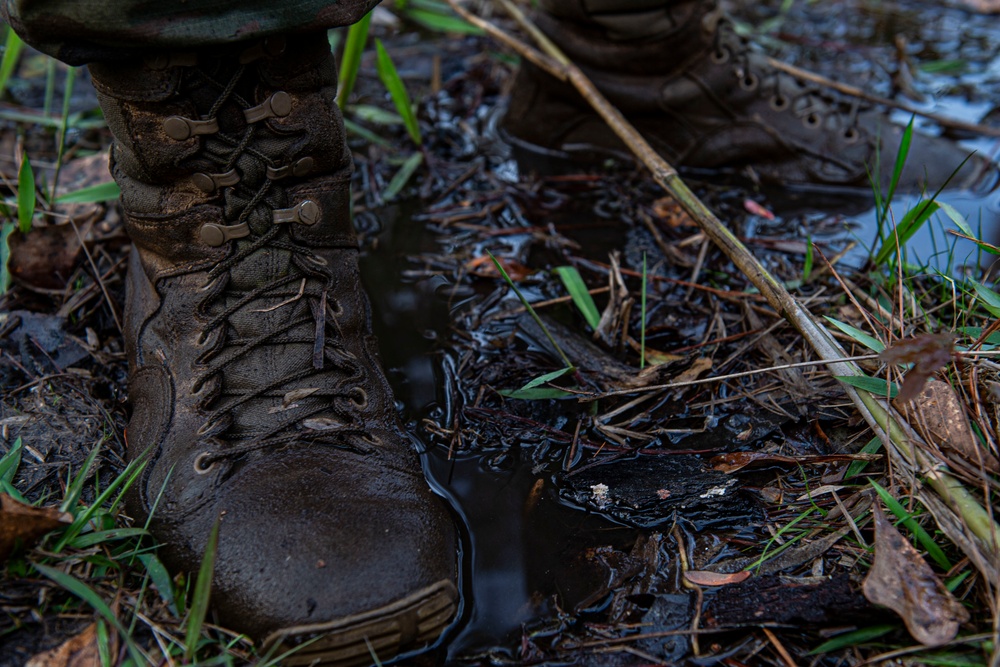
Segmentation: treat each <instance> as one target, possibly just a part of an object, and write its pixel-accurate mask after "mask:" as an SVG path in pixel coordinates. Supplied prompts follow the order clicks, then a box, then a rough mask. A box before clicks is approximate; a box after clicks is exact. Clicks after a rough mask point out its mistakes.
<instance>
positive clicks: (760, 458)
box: [708, 452, 882, 495]
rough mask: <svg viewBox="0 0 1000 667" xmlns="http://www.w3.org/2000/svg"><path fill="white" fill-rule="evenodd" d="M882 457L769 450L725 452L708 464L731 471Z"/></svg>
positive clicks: (868, 459) (870, 459) (726, 471)
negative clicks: (788, 453) (766, 466)
mask: <svg viewBox="0 0 1000 667" xmlns="http://www.w3.org/2000/svg"><path fill="white" fill-rule="evenodd" d="M880 458H882V455H881V454H808V455H800V456H783V455H781V454H768V453H767V452H726V453H725V454H719V455H718V456H713V457H712V458H711V459H709V462H708V464H709V465H710V466H711V467H712V469H713V470H718V471H719V472H724V473H730V472H736V471H737V470H740V469H742V468H745V467H747V466H749V465H753V464H767V465H771V464H787V465H794V466H803V465H815V464H820V463H837V462H838V461H877V460H879V459H880ZM813 495H815V494H813Z"/></svg>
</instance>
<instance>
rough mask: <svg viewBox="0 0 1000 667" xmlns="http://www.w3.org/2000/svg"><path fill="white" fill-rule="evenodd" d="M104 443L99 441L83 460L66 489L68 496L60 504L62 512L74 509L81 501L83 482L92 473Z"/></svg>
mask: <svg viewBox="0 0 1000 667" xmlns="http://www.w3.org/2000/svg"><path fill="white" fill-rule="evenodd" d="M103 444H104V443H103V442H99V443H97V444H96V445H94V448H93V449H92V450H90V454H88V455H87V459H86V460H85V461H84V462H83V467H82V468H81V469H80V471H79V472H77V474H76V477H75V478H73V481H72V482H70V484H69V487H68V488H67V489H66V497H65V498H64V499H63V501H62V504H61V505H60V506H59V511H60V512H70V511H72V509H73V508H74V507H76V504H77V503H78V502H79V501H80V494H81V493H83V483H84V482H85V481H86V479H87V475H89V474H90V469H91V468H92V467H93V466H94V461H95V460H96V459H97V454H98V452H100V451H101V445H103Z"/></svg>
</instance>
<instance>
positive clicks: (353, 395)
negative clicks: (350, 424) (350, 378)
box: [348, 387, 368, 410]
mask: <svg viewBox="0 0 1000 667" xmlns="http://www.w3.org/2000/svg"><path fill="white" fill-rule="evenodd" d="M348 398H350V400H351V403H353V404H354V408H355V409H356V410H364V409H365V408H367V407H368V392H367V391H365V390H364V389H362V388H361V387H353V388H352V389H351V391H350V393H349V394H348Z"/></svg>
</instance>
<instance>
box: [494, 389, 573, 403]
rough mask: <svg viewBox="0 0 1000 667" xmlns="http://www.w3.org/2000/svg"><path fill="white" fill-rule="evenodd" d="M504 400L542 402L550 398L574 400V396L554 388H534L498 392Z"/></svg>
mask: <svg viewBox="0 0 1000 667" xmlns="http://www.w3.org/2000/svg"><path fill="white" fill-rule="evenodd" d="M498 393H499V394H500V395H501V396H504V397H506V398H517V399H520V400H523V401H542V400H546V399H550V398H554V399H559V398H575V397H576V394H574V393H572V392H569V391H565V390H564V389H558V388H556V387H535V388H534V389H503V390H501V391H500V392H498Z"/></svg>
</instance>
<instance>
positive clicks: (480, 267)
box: [465, 255, 532, 283]
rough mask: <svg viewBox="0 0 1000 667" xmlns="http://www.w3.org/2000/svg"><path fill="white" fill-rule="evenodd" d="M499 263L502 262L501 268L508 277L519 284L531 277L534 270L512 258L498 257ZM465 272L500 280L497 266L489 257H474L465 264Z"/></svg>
mask: <svg viewBox="0 0 1000 667" xmlns="http://www.w3.org/2000/svg"><path fill="white" fill-rule="evenodd" d="M497 261H498V262H500V266H502V267H503V270H504V271H506V272H507V275H508V276H509V277H510V279H511V280H513V281H514V282H515V283H519V282H521V281H522V280H524V279H525V278H527V277H528V276H529V275H531V272H532V270H531V269H530V268H528V267H527V266H525V265H524V264H522V263H521V262H519V261H517V260H516V259H512V258H510V257H497ZM465 270H466V271H468V272H469V273H470V274H472V275H474V276H479V277H480V278H499V277H500V272H499V271H497V266H496V264H494V263H493V260H492V259H490V256H489V255H480V256H479V257H473V258H472V259H470V260H469V261H467V262H466V263H465Z"/></svg>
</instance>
